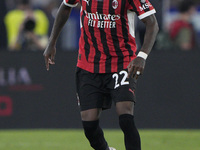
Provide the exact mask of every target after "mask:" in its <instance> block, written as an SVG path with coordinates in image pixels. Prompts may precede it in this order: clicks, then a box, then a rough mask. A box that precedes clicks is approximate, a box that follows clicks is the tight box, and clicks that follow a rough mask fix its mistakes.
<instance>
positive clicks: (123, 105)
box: [116, 102, 134, 116]
mask: <svg viewBox="0 0 200 150" xmlns="http://www.w3.org/2000/svg"><path fill="white" fill-rule="evenodd" d="M133 105H134V104H133V102H120V103H117V104H116V111H117V114H118V115H119V116H120V115H123V114H130V115H133Z"/></svg>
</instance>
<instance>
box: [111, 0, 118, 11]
mask: <svg viewBox="0 0 200 150" xmlns="http://www.w3.org/2000/svg"><path fill="white" fill-rule="evenodd" d="M117 7H118V1H117V0H113V1H112V8H113V9H117Z"/></svg>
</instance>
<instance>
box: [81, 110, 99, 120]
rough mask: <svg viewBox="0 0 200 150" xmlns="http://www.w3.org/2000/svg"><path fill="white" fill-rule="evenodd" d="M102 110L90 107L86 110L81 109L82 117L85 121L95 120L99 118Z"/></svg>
mask: <svg viewBox="0 0 200 150" xmlns="http://www.w3.org/2000/svg"><path fill="white" fill-rule="evenodd" d="M100 113H101V110H99V109H90V110H86V111H81V119H82V120H83V121H95V120H98V119H99V116H100Z"/></svg>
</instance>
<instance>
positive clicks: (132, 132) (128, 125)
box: [119, 114, 141, 150]
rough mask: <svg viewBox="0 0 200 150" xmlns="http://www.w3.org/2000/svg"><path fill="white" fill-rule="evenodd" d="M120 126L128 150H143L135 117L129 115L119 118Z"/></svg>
mask: <svg viewBox="0 0 200 150" xmlns="http://www.w3.org/2000/svg"><path fill="white" fill-rule="evenodd" d="M119 125H120V128H121V129H122V131H123V133H124V141H125V147H126V150H141V142H140V135H139V133H138V130H137V128H136V126H135V123H134V117H133V116H132V115H129V114H123V115H120V116H119Z"/></svg>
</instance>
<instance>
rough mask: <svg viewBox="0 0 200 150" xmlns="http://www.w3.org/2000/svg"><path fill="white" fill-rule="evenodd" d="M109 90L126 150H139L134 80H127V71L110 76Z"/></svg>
mask: <svg viewBox="0 0 200 150" xmlns="http://www.w3.org/2000/svg"><path fill="white" fill-rule="evenodd" d="M110 78H111V79H110V84H109V88H110V89H111V96H112V99H113V101H114V102H115V103H116V111H117V113H118V115H119V125H120V127H121V129H122V131H123V133H124V141H125V147H126V150H141V146H140V136H139V133H138V131H137V128H136V126H135V123H134V117H133V111H134V110H133V109H134V103H135V101H136V99H135V89H136V80H135V79H134V78H128V70H127V69H126V70H122V71H119V72H118V73H114V74H111V77H110Z"/></svg>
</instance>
